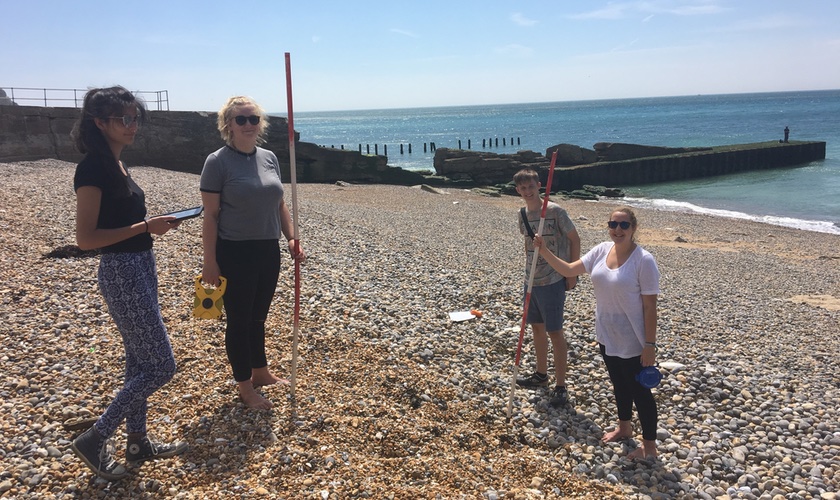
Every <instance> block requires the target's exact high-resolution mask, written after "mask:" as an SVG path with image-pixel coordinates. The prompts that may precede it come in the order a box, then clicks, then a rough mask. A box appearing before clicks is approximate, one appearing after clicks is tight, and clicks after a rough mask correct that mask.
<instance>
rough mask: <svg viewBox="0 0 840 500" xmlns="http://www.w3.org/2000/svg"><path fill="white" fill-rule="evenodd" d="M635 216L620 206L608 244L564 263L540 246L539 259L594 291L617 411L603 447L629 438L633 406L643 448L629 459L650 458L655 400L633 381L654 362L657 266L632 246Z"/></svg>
mask: <svg viewBox="0 0 840 500" xmlns="http://www.w3.org/2000/svg"><path fill="white" fill-rule="evenodd" d="M638 226H639V224H638V221H637V220H636V214H635V213H633V210H631V209H629V208H626V207H625V208H619V209H618V210H615V211H614V212H613V213H612V214H610V220H609V221H608V222H607V228H608V231H609V235H610V240H612V241H605V242H604V243H601V244H599V245H596V246H595V247H593V248H592V249H591V250H590V251H589V252H587V253H586V255H584V256H583V257H581V258H580V259H579V260H576V261H575V262H572V263H568V262H565V261H563V260H560V259H558V258H557V257H556V256H555V255H554V254H552V253H551V251H550V250H548V248H547V247H546V246H545V245H543V240H542V238H541V237H539V235H538V236H537V237H535V238H534V245H535V246H537V247H539V248H540V255H541V256H542V257H543V258H544V259H545V260H546V261H547V262H548V264H549V265H550V266H551V267H553V268H554V269H556V270H557V272H558V273H560V274H562V275H563V276H566V277H570V276H578V275H581V274H583V273H589V275H590V277H591V279H592V288H593V290H594V291H595V337H596V340H597V341H598V345H599V347H600V350H601V357H602V358H603V359H604V364H605V365H606V367H607V372H608V373H609V375H610V381H611V382H612V384H613V393H614V394H615V402H616V407H617V409H618V427H617V428H616V429H614V430H613V431H611V432H608V433H606V434H604V436H603V437H602V438H601V441H603V442H605V443H608V442H612V441H620V440H623V439H629V438H631V437H633V427H632V426H631V423H630V420H631V418H632V416H633V405H634V404H635V405H636V411H637V412H638V414H639V421H640V422H641V424H642V446H641V447H640V448H637V449H636V450H634V451H633V452H631V453H630V455H629V457H630V458H654V457H656V455H657V452H656V425H657V418H658V417H657V413H656V400H654V398H653V394H652V393H651V392H650V389H649V388H647V387H645V386H643V385H642V384H641V383H640V382H639V381H637V380H636V375H637V374H638V373H639V372H640V371H641V370H642V368H643V367H646V366H653V365H654V364H655V363H656V322H657V312H656V302H657V299H658V296H659V268H658V267H657V266H656V261H655V260H654V258H653V256H652V255H651V254H650V253H649V252H648V251H647V250H645V249H644V248H642V247H641V246H639V245H638V244H637V243H636V230H637V229H638Z"/></svg>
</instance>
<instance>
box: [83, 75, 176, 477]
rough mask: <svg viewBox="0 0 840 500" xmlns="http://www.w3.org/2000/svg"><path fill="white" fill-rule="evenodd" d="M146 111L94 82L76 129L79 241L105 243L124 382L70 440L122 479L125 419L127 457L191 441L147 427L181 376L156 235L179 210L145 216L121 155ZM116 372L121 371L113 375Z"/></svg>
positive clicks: (102, 271) (164, 452) (102, 270)
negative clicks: (117, 452) (116, 448)
mask: <svg viewBox="0 0 840 500" xmlns="http://www.w3.org/2000/svg"><path fill="white" fill-rule="evenodd" d="M145 117H146V109H145V107H144V106H143V104H142V103H141V102H140V101H138V100H137V99H136V98H135V97H134V96H133V95H132V94H131V92H129V91H128V90H126V89H124V88H123V87H110V88H102V89H92V90H90V91H89V92H88V93H87V94H86V95H85V99H84V104H83V106H82V111H81V115H80V117H79V119H78V121H77V122H76V125H75V127H74V129H73V139H74V141H75V143H76V147H77V148H78V150H79V152H81V153H82V154H84V155H85V157H84V158H83V159H82V161H81V162H80V163H79V165H78V166H77V167H76V174H75V177H74V179H73V188H74V189H75V191H76V242H77V244H78V245H79V248H80V249H82V250H90V249H94V248H98V249H100V250H101V253H102V255H101V257H100V261H99V272H98V280H99V289H100V290H101V291H102V295H103V297H104V298H105V303H106V304H107V305H108V312H109V313H110V314H111V317H112V318H113V319H114V323H116V325H117V329H118V330H119V332H120V335H121V336H122V340H123V346H124V348H125V379H124V385H123V387H122V389H120V391H119V392H118V393H117V395H116V397H115V398H114V400H113V401H112V402H111V404H110V405H108V408H107V409H106V410H105V413H103V414H102V416H100V417H99V419H98V420H97V421H96V423H95V424H94V425H93V426H92V427H91V428H90V429H88V430H87V431H85V432H84V433H82V434H81V435H80V436H79V437H77V438H76V439H75V440H73V442H72V443H71V445H70V447H71V448H72V450H73V452H74V453H75V454H76V455H78V457H79V458H81V459H82V461H84V463H85V464H87V466H88V467H90V468H91V469H92V470H93V471H94V472H95V473H96V474H97V475H99V476H101V477H103V478H105V479H107V480H109V481H115V480H118V479H121V478H123V477H125V475H126V474H127V471H126V469H125V467H123V466H122V465H121V464H119V463H117V462H116V460H115V459H114V457H113V456H112V455H111V453H110V451H109V449H108V448H109V441H110V440H111V436H113V434H114V432H116V430H117V427H118V426H119V425H120V424H121V423H122V421H123V420H125V427H126V431H127V432H128V443H127V447H126V452H125V458H126V461H127V462H128V463H130V464H138V463H141V462H143V461H145V460H152V459H156V458H168V457H172V456H175V455H178V454H180V453H183V452H184V451H186V449H187V445H186V443H175V444H162V443H156V442H153V441H150V440H149V438H148V436H147V434H146V419H147V417H146V412H147V399H148V398H149V396H151V395H152V394H153V393H154V392H155V391H156V390H157V389H159V388H160V387H161V386H163V385H164V384H165V383H167V382H168V381H169V380H170V379H171V378H172V377H173V376H174V375H175V357H174V355H173V354H172V346H171V344H170V343H169V335H168V334H167V332H166V327H165V326H164V324H163V318H162V317H161V313H160V304H159V301H158V278H157V269H156V265H155V256H154V253H153V252H152V243H153V238H152V234H156V235H162V234H165V233H166V232H167V231H169V230H170V229H172V228H174V227H177V226H178V224H179V223H178V222H174V217H170V216H158V217H152V218H150V219H146V197H145V194H144V192H143V190H142V189H140V187H139V186H138V185H137V184H136V183H135V182H134V180H133V179H132V178H131V175H130V174H129V172H128V169H127V168H126V166H125V165H124V164H123V163H122V162H121V161H120V153H121V152H122V150H123V148H125V147H126V146H128V145H130V144H132V143H133V142H134V135H135V134H136V133H137V129H138V127H139V126H140V123H141V122H142V121H143V120H144V119H145ZM114 377H116V375H114Z"/></svg>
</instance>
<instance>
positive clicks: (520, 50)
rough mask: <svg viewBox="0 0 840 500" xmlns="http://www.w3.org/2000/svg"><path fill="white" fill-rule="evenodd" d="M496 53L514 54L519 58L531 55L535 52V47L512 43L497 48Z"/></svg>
mask: <svg viewBox="0 0 840 500" xmlns="http://www.w3.org/2000/svg"><path fill="white" fill-rule="evenodd" d="M496 53H497V54H501V55H506V56H514V57H518V58H527V57H531V56H532V55H533V54H534V49H532V48H531V47H526V46H524V45H519V44H518V43H511V44H508V45H504V46H502V47H497V48H496Z"/></svg>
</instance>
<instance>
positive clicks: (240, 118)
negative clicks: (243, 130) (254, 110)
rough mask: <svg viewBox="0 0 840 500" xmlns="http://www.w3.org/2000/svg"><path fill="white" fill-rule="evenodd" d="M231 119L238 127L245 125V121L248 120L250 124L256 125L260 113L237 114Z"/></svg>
mask: <svg viewBox="0 0 840 500" xmlns="http://www.w3.org/2000/svg"><path fill="white" fill-rule="evenodd" d="M233 119H234V121H235V122H236V124H237V125H239V126H240V127H241V126H242V125H245V122H248V123H250V124H251V125H257V124H259V123H260V115H250V116H245V115H239V116H235V117H234V118H233Z"/></svg>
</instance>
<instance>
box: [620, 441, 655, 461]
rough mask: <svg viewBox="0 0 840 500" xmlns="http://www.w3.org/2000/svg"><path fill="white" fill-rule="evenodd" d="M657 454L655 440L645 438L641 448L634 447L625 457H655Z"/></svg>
mask: <svg viewBox="0 0 840 500" xmlns="http://www.w3.org/2000/svg"><path fill="white" fill-rule="evenodd" d="M658 455H659V453H658V452H657V451H656V441H648V440H647V439H643V440H642V446H641V448H636V449H635V450H633V451H631V452H630V453H629V454H628V455H627V458H630V459H637V458H656V457H657V456H658Z"/></svg>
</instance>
